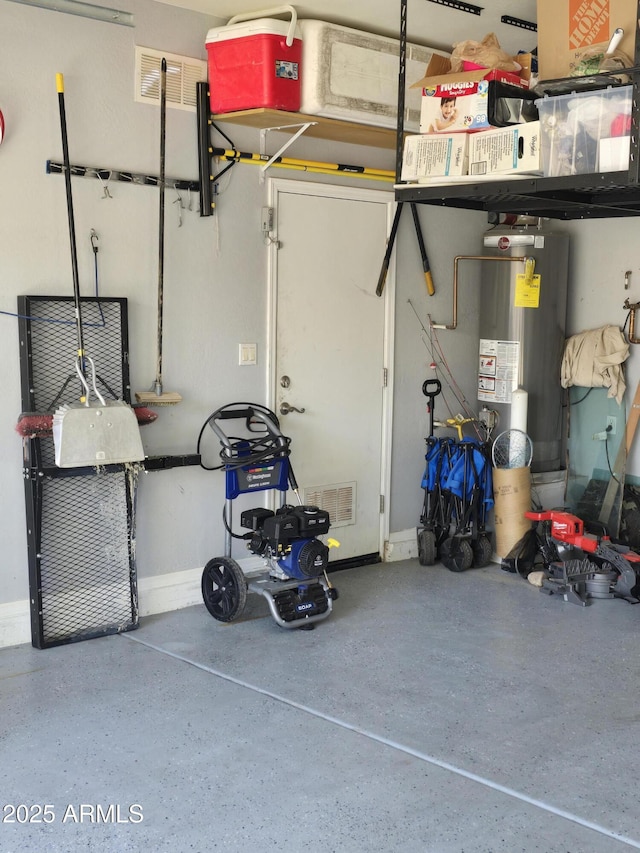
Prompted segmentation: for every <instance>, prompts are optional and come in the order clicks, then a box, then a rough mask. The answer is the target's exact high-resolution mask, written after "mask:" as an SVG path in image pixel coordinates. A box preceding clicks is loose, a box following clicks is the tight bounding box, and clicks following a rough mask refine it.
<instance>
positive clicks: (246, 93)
mask: <svg viewBox="0 0 640 853" xmlns="http://www.w3.org/2000/svg"><path fill="white" fill-rule="evenodd" d="M282 8H283V7H279V9H273V10H265V11H263V12H255V13H253V15H252V14H251V13H248V14H246V15H236V16H235V17H234V18H231V20H230V21H229V23H228V24H227V26H226V27H218V28H214V29H212V30H209V32H208V33H207V39H206V48H207V56H208V71H209V93H210V95H209V100H210V106H211V112H212V113H228V112H234V111H236V110H252V109H259V108H266V109H275V110H288V111H289V112H298V110H299V109H300V97H301V79H302V74H301V70H302V69H301V65H302V40H301V39H300V37H299V30H298V28H297V16H296V13H295V10H294V9H293V7H292V6H291V7H286V8H287V9H288V10H289V11H290V12H291V21H290V22H287V21H279V20H277V19H275V18H266V17H262V18H261V17H257V16H260V15H264V14H267V13H268V12H272V13H274V12H276V11H282ZM253 17H257V19H256V20H246V19H247V18H253Z"/></svg>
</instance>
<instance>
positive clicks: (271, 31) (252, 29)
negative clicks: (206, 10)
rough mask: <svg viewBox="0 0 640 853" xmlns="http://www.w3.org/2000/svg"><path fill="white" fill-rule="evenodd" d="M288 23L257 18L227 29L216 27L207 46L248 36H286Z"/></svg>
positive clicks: (207, 41) (208, 39) (210, 33)
mask: <svg viewBox="0 0 640 853" xmlns="http://www.w3.org/2000/svg"><path fill="white" fill-rule="evenodd" d="M289 27H290V24H289V22H288V21H278V20H277V18H257V19H256V20H255V21H241V22H240V23H238V24H231V25H227V26H226V27H214V28H213V29H211V30H209V32H208V33H207V39H206V42H205V43H206V44H210V43H212V42H216V41H227V40H229V39H238V38H246V37H247V36H258V35H270V36H286V35H287V33H288V32H289ZM295 37H296V38H297V39H299V38H300V30H299V28H298V27H297V26H296V29H295Z"/></svg>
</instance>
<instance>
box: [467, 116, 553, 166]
mask: <svg viewBox="0 0 640 853" xmlns="http://www.w3.org/2000/svg"><path fill="white" fill-rule="evenodd" d="M541 171H542V167H541V165H540V122H539V121H530V122H527V123H526V124H518V125H514V126H513V127H501V128H498V129H497V130H486V131H485V132H484V133H474V134H472V136H471V137H470V140H469V175H474V176H477V175H490V174H502V175H513V174H516V173H520V174H522V173H529V174H540V172H541Z"/></svg>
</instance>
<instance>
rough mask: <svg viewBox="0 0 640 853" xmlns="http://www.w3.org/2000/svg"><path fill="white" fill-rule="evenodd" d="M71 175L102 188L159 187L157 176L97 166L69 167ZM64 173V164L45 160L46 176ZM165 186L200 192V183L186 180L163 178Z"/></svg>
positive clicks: (158, 177)
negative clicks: (111, 185)
mask: <svg viewBox="0 0 640 853" xmlns="http://www.w3.org/2000/svg"><path fill="white" fill-rule="evenodd" d="M69 168H70V171H71V174H72V175H73V176H74V177H77V178H97V179H98V180H99V181H100V183H102V184H103V186H106V184H107V183H108V182H110V181H116V182H120V183H123V184H136V185H137V186H149V187H157V186H160V176H159V175H145V174H141V173H138V172H123V171H118V170H117V169H104V168H99V167H97V166H75V165H73V164H71V165H70V167H69ZM63 173H64V163H58V162H56V161H55V160H47V174H48V175H61V174H63ZM165 184H166V185H167V186H169V187H171V188H173V189H176V190H188V191H189V192H200V181H191V180H189V179H187V178H165Z"/></svg>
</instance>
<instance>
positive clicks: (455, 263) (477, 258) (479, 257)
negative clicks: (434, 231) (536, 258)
mask: <svg viewBox="0 0 640 853" xmlns="http://www.w3.org/2000/svg"><path fill="white" fill-rule="evenodd" d="M460 261H512V262H513V261H521V262H522V263H523V264H526V263H527V261H531V262H533V259H532V258H528V257H525V256H523V255H509V256H506V255H505V256H497V257H494V256H493V255H457V256H456V257H455V258H454V260H453V321H452V322H451V323H449V324H447V325H446V326H445V325H443V324H442V323H434V322H433V320H432V321H431V327H432V328H433V329H449V330H451V329H455V328H457V326H458V263H459V262H460ZM532 270H533V268H532ZM531 274H532V275H533V271H532V272H531Z"/></svg>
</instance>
